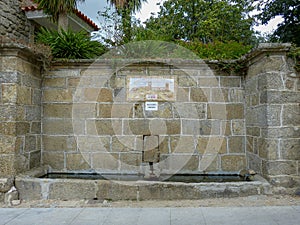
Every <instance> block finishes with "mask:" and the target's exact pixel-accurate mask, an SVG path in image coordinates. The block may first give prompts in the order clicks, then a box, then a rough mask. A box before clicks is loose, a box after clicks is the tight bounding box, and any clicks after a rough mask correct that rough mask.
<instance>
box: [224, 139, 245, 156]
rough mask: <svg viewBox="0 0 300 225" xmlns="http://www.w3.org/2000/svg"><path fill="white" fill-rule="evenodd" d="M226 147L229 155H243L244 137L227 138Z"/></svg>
mask: <svg viewBox="0 0 300 225" xmlns="http://www.w3.org/2000/svg"><path fill="white" fill-rule="evenodd" d="M228 147H229V152H230V153H245V137H244V136H235V137H229V138H228Z"/></svg>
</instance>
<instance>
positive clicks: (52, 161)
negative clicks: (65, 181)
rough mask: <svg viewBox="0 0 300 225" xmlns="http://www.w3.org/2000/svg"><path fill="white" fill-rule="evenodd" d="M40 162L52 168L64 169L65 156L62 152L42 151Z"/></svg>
mask: <svg viewBox="0 0 300 225" xmlns="http://www.w3.org/2000/svg"><path fill="white" fill-rule="evenodd" d="M42 163H43V165H49V166H50V167H51V168H52V169H54V170H60V171H61V170H63V169H65V157H64V152H63V151H61V152H58V151H57V152H46V151H43V153H42Z"/></svg>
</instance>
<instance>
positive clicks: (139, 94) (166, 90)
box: [127, 76, 176, 101]
mask: <svg viewBox="0 0 300 225" xmlns="http://www.w3.org/2000/svg"><path fill="white" fill-rule="evenodd" d="M127 100H128V101H147V100H155V101H175V100H176V82H175V77H174V76H163V77H162V76H161V77H160V76H128V78H127Z"/></svg>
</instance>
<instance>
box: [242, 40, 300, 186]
mask: <svg viewBox="0 0 300 225" xmlns="http://www.w3.org/2000/svg"><path fill="white" fill-rule="evenodd" d="M289 47H290V46H289V45H277V44H264V45H261V46H260V47H259V48H258V50H257V51H256V52H255V54H254V55H252V57H251V58H250V60H249V71H248V74H247V76H246V83H245V97H246V127H247V154H248V164H249V167H250V168H252V169H254V170H256V171H257V172H259V173H260V174H262V175H263V176H264V177H266V178H267V179H268V180H269V181H270V182H271V183H272V184H273V185H278V186H284V187H287V188H293V187H296V186H297V185H299V183H300V176H299V160H300V151H299V150H300V106H299V103H300V86H299V85H300V83H299V73H298V74H297V72H296V71H295V70H294V68H293V65H292V62H291V61H290V59H289V58H288V57H287V53H288V51H289Z"/></svg>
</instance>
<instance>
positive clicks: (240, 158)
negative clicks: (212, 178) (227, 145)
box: [221, 155, 246, 171]
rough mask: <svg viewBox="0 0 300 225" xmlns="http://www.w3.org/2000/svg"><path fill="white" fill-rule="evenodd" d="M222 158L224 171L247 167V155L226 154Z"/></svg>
mask: <svg viewBox="0 0 300 225" xmlns="http://www.w3.org/2000/svg"><path fill="white" fill-rule="evenodd" d="M221 159H222V163H221V164H222V165H221V166H222V170H223V171H239V170H242V169H245V168H246V157H245V156H244V155H224V156H222V157H221Z"/></svg>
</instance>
